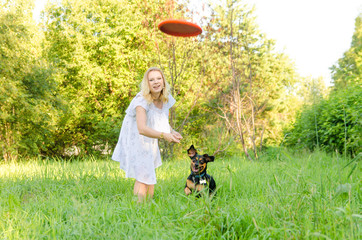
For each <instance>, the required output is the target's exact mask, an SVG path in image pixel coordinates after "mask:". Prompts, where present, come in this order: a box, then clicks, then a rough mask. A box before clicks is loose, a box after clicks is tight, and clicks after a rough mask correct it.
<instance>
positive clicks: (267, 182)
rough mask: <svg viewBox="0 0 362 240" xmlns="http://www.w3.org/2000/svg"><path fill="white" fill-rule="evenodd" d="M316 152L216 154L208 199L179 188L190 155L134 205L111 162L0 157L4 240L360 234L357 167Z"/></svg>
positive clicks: (168, 168) (170, 165) (169, 165)
mask: <svg viewBox="0 0 362 240" xmlns="http://www.w3.org/2000/svg"><path fill="white" fill-rule="evenodd" d="M347 163H348V162H347V161H346V160H343V159H342V158H339V157H337V156H329V155H326V154H325V153H322V152H316V153H304V154H302V153H299V154H291V153H286V152H285V151H284V150H274V152H269V153H268V154H267V155H265V156H263V157H262V158H261V159H260V161H257V162H250V161H248V160H245V159H244V158H243V157H236V156H235V157H231V158H218V157H217V158H216V160H215V162H214V163H210V164H209V165H208V173H209V174H211V175H213V176H214V178H215V180H216V183H217V186H218V192H217V196H216V197H214V198H210V197H207V196H205V197H202V198H198V199H197V198H195V196H189V197H186V196H185V195H184V193H183V188H184V185H185V179H186V177H187V176H188V174H189V161H188V160H187V158H186V157H185V159H184V160H179V161H174V162H164V164H163V165H162V166H161V167H160V168H159V169H157V176H158V184H157V185H156V192H155V197H154V199H153V200H151V201H148V202H147V203H144V204H137V203H136V201H137V199H136V198H135V197H134V196H133V193H132V187H133V180H130V179H128V180H127V179H124V177H123V176H124V174H123V172H122V171H121V170H120V169H119V168H118V164H117V162H114V161H111V160H96V159H94V158H87V159H81V160H73V161H61V160H57V161H55V160H46V161H44V160H33V161H27V162H9V163H4V162H2V163H0V207H1V209H0V239H67V240H69V239H362V215H361V210H362V209H361V198H362V196H361V190H362V189H361V188H362V183H361V178H360V176H361V174H360V173H361V171H360V167H357V169H355V171H354V172H353V173H352V174H351V175H350V176H349V174H350V172H351V169H352V165H349V166H347V167H346V168H344V166H345V165H346V164H347Z"/></svg>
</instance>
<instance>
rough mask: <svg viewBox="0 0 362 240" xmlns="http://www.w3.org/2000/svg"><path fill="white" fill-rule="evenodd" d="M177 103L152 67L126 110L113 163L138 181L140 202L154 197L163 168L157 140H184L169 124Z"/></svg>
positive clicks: (136, 192)
mask: <svg viewBox="0 0 362 240" xmlns="http://www.w3.org/2000/svg"><path fill="white" fill-rule="evenodd" d="M175 102H176V101H175V99H174V98H173V97H172V96H171V95H170V94H169V85H168V83H167V82H166V80H165V76H164V74H163V72H162V71H161V70H160V69H159V68H156V67H151V68H149V69H148V70H147V71H146V73H145V75H144V77H143V80H142V83H141V92H139V93H138V94H137V95H136V97H135V98H134V99H133V100H132V101H131V103H130V105H129V107H128V108H127V110H126V116H125V118H124V120H123V123H122V128H121V133H120V135H119V139H118V143H117V145H116V148H115V150H114V152H113V155H112V159H113V160H115V161H118V162H120V167H121V169H123V170H124V171H125V173H126V178H134V179H136V182H135V185H134V194H135V195H137V196H138V201H139V202H143V201H144V200H145V199H146V197H150V198H152V197H153V193H154V185H155V184H156V172H155V168H157V167H159V166H160V165H161V164H162V162H161V155H160V150H159V148H158V139H164V140H166V141H168V142H170V143H171V142H174V143H179V142H180V140H181V139H182V136H181V134H179V133H178V132H176V131H174V130H173V129H172V128H171V126H170V124H169V120H168V115H169V109H170V108H171V107H172V106H173V105H174V104H175Z"/></svg>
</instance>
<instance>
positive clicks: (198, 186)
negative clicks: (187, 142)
mask: <svg viewBox="0 0 362 240" xmlns="http://www.w3.org/2000/svg"><path fill="white" fill-rule="evenodd" d="M187 154H188V155H189V157H190V158H191V167H190V168H191V174H190V175H189V176H188V178H187V180H186V186H185V193H186V195H189V194H191V193H192V192H193V191H196V192H201V191H203V190H204V188H205V187H208V188H209V193H210V194H211V193H213V192H214V191H215V189H216V183H215V180H214V178H213V177H212V176H210V175H209V174H207V173H206V169H207V163H209V162H213V161H214V159H215V158H214V156H209V155H207V154H204V155H199V154H197V151H196V149H195V147H194V145H191V147H190V148H189V149H187Z"/></svg>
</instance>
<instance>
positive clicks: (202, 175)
mask: <svg viewBox="0 0 362 240" xmlns="http://www.w3.org/2000/svg"><path fill="white" fill-rule="evenodd" d="M191 175H192V176H194V177H195V178H202V177H204V176H205V175H206V172H205V171H204V172H203V173H202V174H198V175H196V174H194V173H193V172H192V171H191Z"/></svg>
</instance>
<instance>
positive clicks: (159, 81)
mask: <svg viewBox="0 0 362 240" xmlns="http://www.w3.org/2000/svg"><path fill="white" fill-rule="evenodd" d="M148 86H149V87H150V91H151V93H152V94H159V93H161V91H162V89H163V88H164V82H163V78H162V74H161V73H160V72H159V71H151V72H149V73H148Z"/></svg>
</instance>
